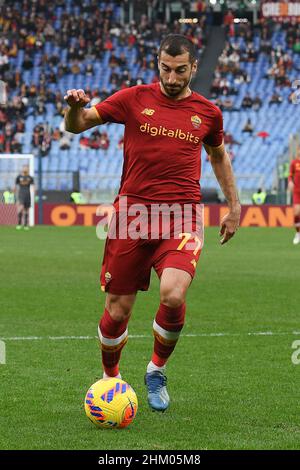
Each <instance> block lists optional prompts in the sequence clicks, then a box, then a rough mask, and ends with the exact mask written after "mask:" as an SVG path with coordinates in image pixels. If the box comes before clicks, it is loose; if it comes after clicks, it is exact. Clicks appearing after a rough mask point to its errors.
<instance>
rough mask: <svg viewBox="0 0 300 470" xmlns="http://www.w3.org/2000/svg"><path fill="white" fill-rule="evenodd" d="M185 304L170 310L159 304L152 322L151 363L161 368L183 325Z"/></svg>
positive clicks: (172, 349) (172, 348) (171, 350)
mask: <svg viewBox="0 0 300 470" xmlns="http://www.w3.org/2000/svg"><path fill="white" fill-rule="evenodd" d="M184 318H185V304H184V303H183V304H182V305H180V307H176V308H171V307H167V305H164V304H160V306H159V309H158V312H157V314H156V317H155V320H154V322H153V333H154V338H155V339H154V352H153V355H152V359H151V360H152V362H153V363H154V364H155V365H156V366H158V367H162V366H164V365H165V363H166V362H167V360H168V358H169V356H170V355H171V354H172V352H173V351H174V348H175V346H176V343H177V341H178V339H179V335H180V332H181V330H182V328H183V325H184Z"/></svg>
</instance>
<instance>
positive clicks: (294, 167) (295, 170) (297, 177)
mask: <svg viewBox="0 0 300 470" xmlns="http://www.w3.org/2000/svg"><path fill="white" fill-rule="evenodd" d="M289 181H293V183H294V185H295V186H294V191H300V158H295V160H292V161H291V166H290V175H289Z"/></svg>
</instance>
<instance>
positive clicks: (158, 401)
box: [145, 371, 170, 412]
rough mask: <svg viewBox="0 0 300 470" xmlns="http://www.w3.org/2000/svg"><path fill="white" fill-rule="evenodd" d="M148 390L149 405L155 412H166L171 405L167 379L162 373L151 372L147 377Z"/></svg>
mask: <svg viewBox="0 0 300 470" xmlns="http://www.w3.org/2000/svg"><path fill="white" fill-rule="evenodd" d="M145 384H146V386H147V389H148V403H149V406H150V408H152V410H153V411H162V412H164V411H166V409H167V408H168V406H169V403H170V397H169V394H168V392H167V377H166V376H165V375H164V374H163V373H162V372H160V371H154V372H149V373H147V374H146V375H145Z"/></svg>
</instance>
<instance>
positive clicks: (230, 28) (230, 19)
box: [223, 10, 234, 36]
mask: <svg viewBox="0 0 300 470" xmlns="http://www.w3.org/2000/svg"><path fill="white" fill-rule="evenodd" d="M223 25H224V27H225V32H226V34H228V35H229V36H234V15H233V13H232V11H231V10H228V12H227V13H226V14H225V16H224V19H223Z"/></svg>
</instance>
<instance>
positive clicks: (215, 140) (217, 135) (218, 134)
mask: <svg viewBox="0 0 300 470" xmlns="http://www.w3.org/2000/svg"><path fill="white" fill-rule="evenodd" d="M214 109H215V113H214V116H213V118H212V123H211V127H210V130H209V132H208V134H207V135H206V136H205V139H203V143H204V144H206V145H210V146H211V147H218V146H219V145H221V144H222V142H223V139H224V130H223V116H222V112H221V110H220V109H219V108H218V107H217V106H215V108H214Z"/></svg>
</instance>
